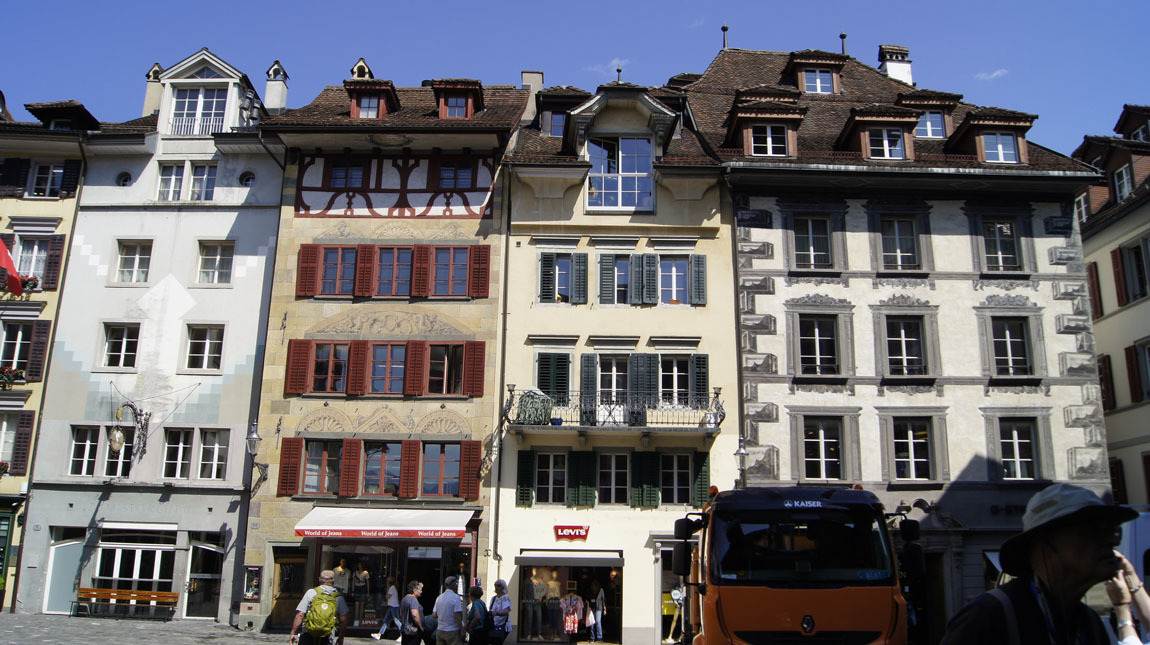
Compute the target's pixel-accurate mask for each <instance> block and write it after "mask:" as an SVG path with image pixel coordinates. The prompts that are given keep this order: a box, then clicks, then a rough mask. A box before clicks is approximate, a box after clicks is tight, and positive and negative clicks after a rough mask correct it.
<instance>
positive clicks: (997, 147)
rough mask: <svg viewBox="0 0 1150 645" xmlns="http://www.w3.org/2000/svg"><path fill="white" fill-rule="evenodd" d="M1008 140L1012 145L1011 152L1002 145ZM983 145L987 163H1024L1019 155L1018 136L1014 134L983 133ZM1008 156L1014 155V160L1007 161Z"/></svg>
mask: <svg viewBox="0 0 1150 645" xmlns="http://www.w3.org/2000/svg"><path fill="white" fill-rule="evenodd" d="M1007 140H1009V141H1010V143H1011V149H1009V150H1008V149H1007V148H1006V147H1005V146H1003V145H1002V144H1003V142H1004V141H1007ZM991 144H993V147H991ZM982 145H983V150H984V151H985V153H986V162H987V163H1021V161H1022V159H1021V156H1020V154H1019V145H1018V136H1017V135H1015V134H1014V133H1013V132H983V133H982ZM1008 154H1010V155H1013V156H1014V158H1013V159H1007V155H1008Z"/></svg>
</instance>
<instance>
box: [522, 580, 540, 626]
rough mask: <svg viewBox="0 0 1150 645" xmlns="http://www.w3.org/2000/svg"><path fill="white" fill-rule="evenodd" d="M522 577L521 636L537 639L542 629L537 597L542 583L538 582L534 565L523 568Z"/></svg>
mask: <svg viewBox="0 0 1150 645" xmlns="http://www.w3.org/2000/svg"><path fill="white" fill-rule="evenodd" d="M524 574H525V577H524V579H523V591H522V596H523V616H524V618H523V623H524V624H523V638H525V639H527V638H534V639H538V638H541V637H542V636H541V635H540V634H541V632H542V631H543V614H542V612H541V611H540V609H539V598H540V597H541V596H542V593H539V595H538V596H537V595H536V593H537V592H541V591H542V590H543V584H542V583H541V582H539V579H538V577H537V576H538V575H539V574H538V573H537V572H536V569H535V568H534V567H532V568H530V569H524Z"/></svg>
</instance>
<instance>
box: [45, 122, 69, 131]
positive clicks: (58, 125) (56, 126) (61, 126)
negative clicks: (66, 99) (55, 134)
mask: <svg viewBox="0 0 1150 645" xmlns="http://www.w3.org/2000/svg"><path fill="white" fill-rule="evenodd" d="M48 129H49V130H71V129H72V119H52V122H51V123H49V124H48Z"/></svg>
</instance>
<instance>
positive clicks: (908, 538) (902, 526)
mask: <svg viewBox="0 0 1150 645" xmlns="http://www.w3.org/2000/svg"><path fill="white" fill-rule="evenodd" d="M921 535H922V529H921V527H919V524H918V520H903V521H901V522H899V523H898V536H899V537H900V538H902V541H903V542H914V541H915V540H917V539H918V538H919V537H920V536H921Z"/></svg>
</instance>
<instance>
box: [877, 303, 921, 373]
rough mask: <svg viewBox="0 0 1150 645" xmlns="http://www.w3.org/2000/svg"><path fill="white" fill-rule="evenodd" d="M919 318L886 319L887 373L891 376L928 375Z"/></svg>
mask: <svg viewBox="0 0 1150 645" xmlns="http://www.w3.org/2000/svg"><path fill="white" fill-rule="evenodd" d="M923 331H924V330H923V322H922V318H920V317H895V316H891V317H888V318H887V319H886V347H887V349H886V355H887V373H888V374H890V375H891V376H924V375H926V374H927V373H928V368H927V361H926V347H925V344H924V343H923Z"/></svg>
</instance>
